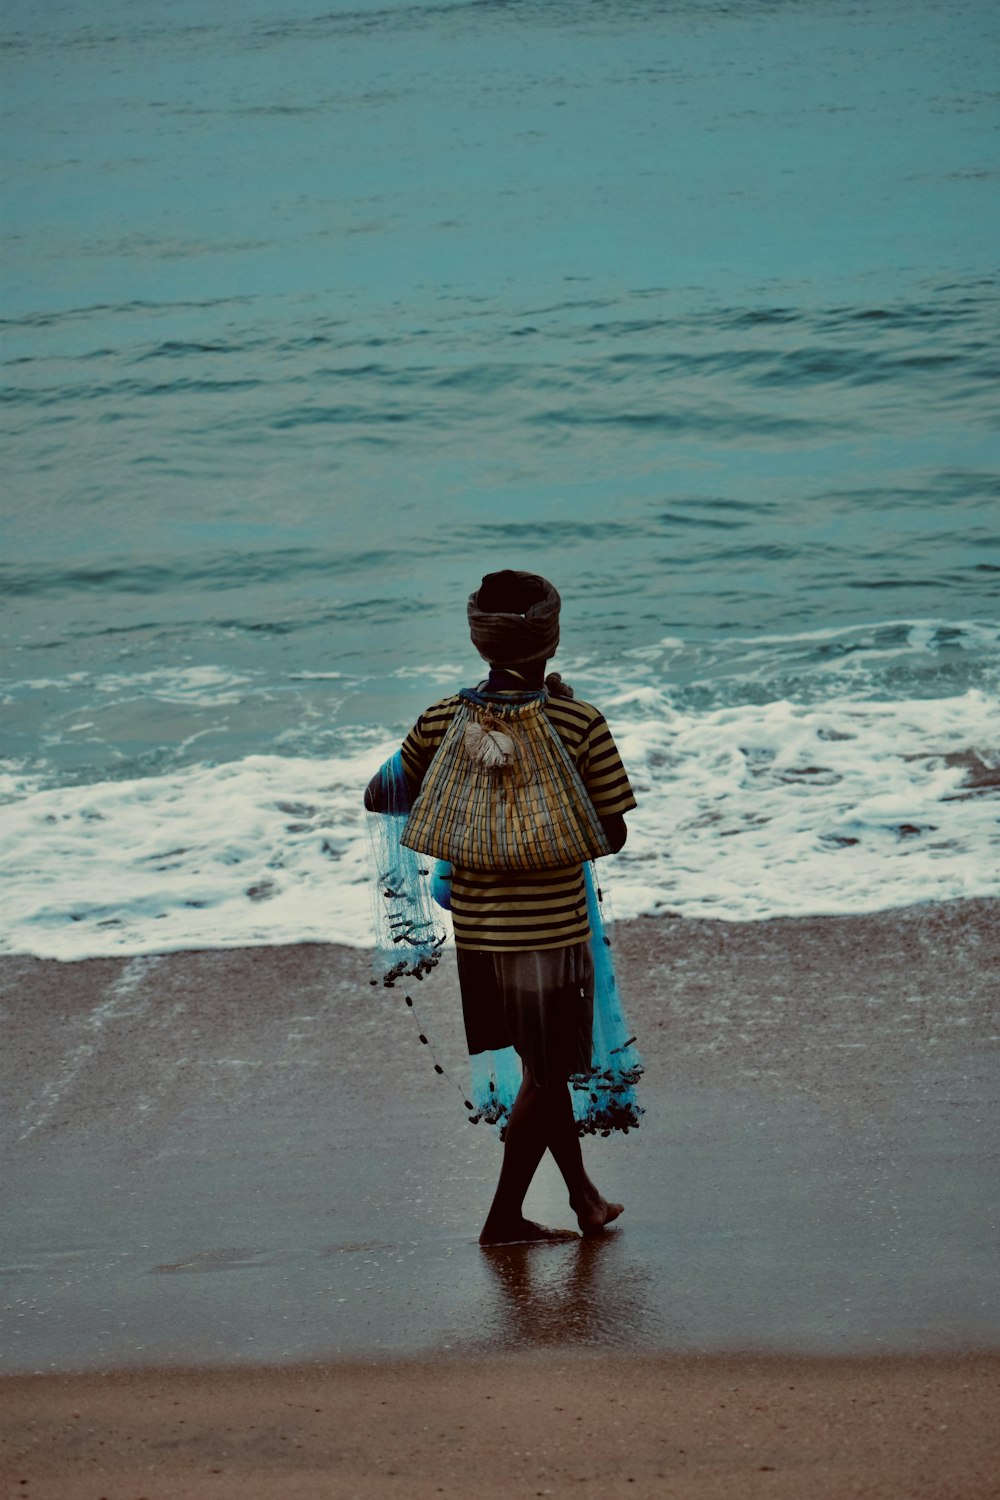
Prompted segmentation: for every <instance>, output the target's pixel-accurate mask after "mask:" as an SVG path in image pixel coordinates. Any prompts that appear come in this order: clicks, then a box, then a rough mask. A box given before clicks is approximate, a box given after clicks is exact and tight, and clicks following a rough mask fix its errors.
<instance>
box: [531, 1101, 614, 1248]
mask: <svg viewBox="0 0 1000 1500" xmlns="http://www.w3.org/2000/svg"><path fill="white" fill-rule="evenodd" d="M544 1092H545V1094H546V1095H547V1096H548V1105H549V1139H548V1145H549V1150H550V1151H551V1152H552V1155H553V1157H554V1158H555V1163H556V1166H557V1167H558V1168H559V1170H560V1172H561V1173H562V1175H563V1181H564V1182H565V1183H566V1186H567V1188H568V1189H569V1203H570V1207H571V1208H572V1210H573V1212H574V1213H575V1214H576V1218H577V1223H578V1224H579V1226H580V1228H581V1229H582V1230H583V1233H584V1234H600V1232H601V1230H602V1229H603V1228H604V1226H605V1225H606V1224H610V1223H611V1221H612V1219H617V1217H618V1215H619V1214H620V1213H622V1212H623V1210H624V1204H622V1203H609V1202H608V1200H607V1199H606V1198H605V1197H603V1196H602V1194H601V1193H599V1192H598V1190H597V1188H596V1187H595V1186H594V1184H593V1182H592V1181H591V1179H590V1177H589V1176H588V1175H587V1171H586V1168H585V1167H584V1165H583V1150H582V1147H581V1145H580V1137H579V1135H578V1134H577V1129H576V1121H575V1120H574V1118H573V1101H572V1099H571V1098H570V1092H569V1088H568V1086H567V1085H566V1084H565V1083H555V1084H552V1085H551V1086H550V1087H549V1088H547V1089H545V1090H544Z"/></svg>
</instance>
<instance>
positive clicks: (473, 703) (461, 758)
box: [402, 688, 611, 871]
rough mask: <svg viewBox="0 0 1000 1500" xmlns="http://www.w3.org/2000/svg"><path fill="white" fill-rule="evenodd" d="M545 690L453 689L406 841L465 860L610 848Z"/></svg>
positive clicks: (502, 862) (496, 862) (571, 861)
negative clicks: (455, 698) (455, 699)
mask: <svg viewBox="0 0 1000 1500" xmlns="http://www.w3.org/2000/svg"><path fill="white" fill-rule="evenodd" d="M548 696H549V695H548V692H547V691H546V689H544V688H543V689H541V690H540V691H539V692H533V693H520V694H516V695H511V696H510V697H505V698H488V697H486V696H485V695H484V694H483V693H481V692H478V691H476V690H475V689H472V688H465V689H463V691H462V692H461V693H460V694H459V698H460V700H461V701H460V703H459V705H458V708H457V709H456V711H455V717H454V718H453V720H452V722H451V724H450V725H449V726H448V729H447V730H446V732H445V735H444V739H443V740H442V741H441V744H440V746H439V747H438V750H437V753H436V754H435V756H434V759H433V760H432V761H431V764H430V768H429V769H428V771H427V774H426V776H425V777H424V781H423V785H422V787H421V789H420V795H419V796H418V797H417V799H416V801H415V802H414V804H413V808H412V811H411V812H410V816H409V818H408V819H407V823H406V827H405V828H404V830H403V834H402V843H404V844H405V845H406V846H407V848H409V849H415V850H417V851H418V852H419V853H421V854H427V855H432V856H433V857H434V858H435V859H447V860H450V861H451V863H452V864H454V865H458V866H459V868H461V869H466V870H496V871H513V870H555V869H560V868H562V867H564V866H566V865H578V864H583V863H584V862H585V861H586V860H590V859H596V858H597V856H598V855H601V854H610V853H611V846H610V844H609V843H608V839H607V835H606V834H605V832H604V829H603V828H602V826H601V820H600V818H599V817H598V816H597V813H596V811H595V810H594V805H593V803H592V802H591V800H590V797H589V796H588V795H587V789H586V787H585V786H584V784H583V781H582V779H581V777H580V773H579V771H578V770H577V768H576V766H575V765H574V764H573V761H572V758H571V757H570V754H569V751H568V750H567V749H566V746H565V745H564V744H563V742H562V740H561V739H560V738H559V735H558V734H557V732H556V730H555V729H554V727H553V726H552V724H551V723H550V722H549V720H548V718H547V716H546V714H545V704H546V702H547V700H548Z"/></svg>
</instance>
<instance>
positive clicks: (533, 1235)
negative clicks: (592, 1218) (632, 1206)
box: [479, 1209, 621, 1245]
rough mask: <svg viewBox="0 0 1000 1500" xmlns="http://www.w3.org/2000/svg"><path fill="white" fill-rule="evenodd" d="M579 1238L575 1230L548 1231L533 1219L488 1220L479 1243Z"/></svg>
mask: <svg viewBox="0 0 1000 1500" xmlns="http://www.w3.org/2000/svg"><path fill="white" fill-rule="evenodd" d="M620 1212H621V1210H620V1209H619V1213H620ZM579 1238H580V1236H579V1235H578V1234H577V1233H576V1232H575V1230H572V1229H547V1228H546V1227H545V1225H544V1224H535V1223H533V1222H532V1220H531V1219H512V1220H511V1221H510V1222H509V1223H507V1224H491V1223H490V1222H489V1220H487V1221H486V1223H485V1224H484V1225H483V1232H482V1234H481V1235H480V1236H479V1243H480V1244H481V1245H523V1244H527V1243H531V1242H532V1241H538V1240H577V1239H579Z"/></svg>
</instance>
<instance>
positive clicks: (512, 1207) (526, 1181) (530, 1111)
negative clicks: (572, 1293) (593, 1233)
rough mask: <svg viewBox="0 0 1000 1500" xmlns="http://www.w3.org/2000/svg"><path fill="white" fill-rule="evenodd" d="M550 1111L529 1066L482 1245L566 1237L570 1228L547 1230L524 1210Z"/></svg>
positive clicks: (510, 1126) (513, 1114) (512, 1118)
mask: <svg viewBox="0 0 1000 1500" xmlns="http://www.w3.org/2000/svg"><path fill="white" fill-rule="evenodd" d="M546 1136H547V1111H546V1101H545V1097H544V1092H543V1090H542V1089H540V1088H539V1087H538V1085H537V1084H536V1083H535V1082H534V1080H533V1079H532V1077H531V1075H530V1074H529V1073H528V1071H527V1069H525V1073H524V1077H523V1078H522V1080H521V1087H520V1088H519V1089H518V1091H517V1098H516V1099H515V1100H514V1107H513V1109H512V1110H511V1112H510V1120H509V1121H508V1123H507V1133H506V1136H505V1138H504V1148H503V1166H502V1167H501V1169H500V1180H499V1182H498V1183H497V1190H496V1193H495V1194H494V1195H493V1203H492V1205H491V1207H490V1211H489V1213H488V1214H487V1216H486V1223H485V1224H484V1225H483V1229H482V1233H481V1234H480V1236H479V1243H480V1244H481V1245H502V1244H509V1243H511V1242H512V1241H516V1240H557V1239H565V1238H566V1237H567V1234H568V1231H566V1230H559V1229H546V1228H545V1227H544V1225H542V1224H535V1223H533V1222H532V1221H531V1220H530V1219H526V1218H525V1217H524V1214H523V1213H522V1212H521V1206H522V1204H523V1203H524V1195H525V1193H526V1192H527V1191H528V1187H529V1185H530V1183H531V1179H532V1178H533V1177H534V1175H535V1172H536V1171H537V1169H538V1163H539V1162H540V1161H541V1159H542V1155H543V1153H544V1151H545V1147H546V1144H547V1141H546Z"/></svg>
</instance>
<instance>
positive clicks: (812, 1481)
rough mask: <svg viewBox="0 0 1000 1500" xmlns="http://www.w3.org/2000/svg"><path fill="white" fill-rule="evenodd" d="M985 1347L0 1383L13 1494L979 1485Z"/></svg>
mask: <svg viewBox="0 0 1000 1500" xmlns="http://www.w3.org/2000/svg"><path fill="white" fill-rule="evenodd" d="M998 1394H1000V1359H997V1358H989V1357H986V1356H972V1357H968V1358H965V1359H962V1358H956V1359H930V1358H925V1359H874V1360H842V1361H838V1360H820V1361H804V1360H793V1359H771V1360H764V1359H760V1358H753V1357H744V1358H719V1357H717V1358H702V1359H699V1358H697V1357H688V1358H670V1357H660V1358H657V1357H648V1358H637V1357H633V1358H622V1357H603V1358H595V1357H579V1356H577V1357H575V1358H557V1359H553V1358H551V1357H549V1358H539V1357H536V1356H530V1355H521V1356H517V1357H515V1358H513V1359H503V1358H501V1359H497V1360H493V1361H490V1362H488V1363H486V1362H484V1363H479V1364H475V1365H472V1364H469V1363H466V1362H460V1363H453V1362H449V1361H447V1360H441V1359H436V1360H424V1361H419V1362H413V1363H399V1362H390V1363H386V1364H384V1365H378V1366H372V1365H366V1364H358V1365H332V1366H323V1367H315V1368H311V1369H310V1368H293V1369H288V1368H285V1369H277V1370H275V1369H260V1368H258V1369H247V1370H241V1371H232V1370H229V1371H216V1372H207V1371H174V1372H162V1371H143V1372H141V1373H133V1374H128V1375H123V1374H117V1375H110V1376H105V1377H79V1376H75V1377H74V1376H55V1377H47V1378H42V1379H31V1378H30V1377H29V1378H26V1379H18V1380H12V1381H10V1382H8V1383H7V1386H6V1389H5V1392H4V1400H5V1409H6V1438H5V1441H4V1445H3V1448H2V1449H0V1453H2V1454H3V1459H2V1472H3V1474H4V1476H5V1478H6V1482H7V1485H8V1489H7V1490H6V1491H5V1494H7V1495H23V1496H26V1497H31V1500H101V1497H105V1500H202V1497H204V1500H263V1497H267V1500H297V1497H309V1500H313V1497H315V1500H320V1497H323V1500H342V1497H343V1500H346V1497H349V1496H364V1497H366V1500H367V1497H371V1500H377V1497H382V1496H385V1497H396V1496H398V1497H400V1500H403V1497H407V1500H425V1497H426V1500H436V1497H437V1496H439V1495H445V1496H454V1497H456V1500H457V1497H460V1496H461V1497H469V1496H478V1497H480V1500H501V1497H502V1500H521V1497H522V1496H524V1497H533V1496H538V1495H553V1496H574V1497H580V1496H586V1495H612V1496H616V1497H619V1496H621V1497H629V1500H632V1497H635V1500H639V1497H671V1500H674V1497H676V1500H716V1497H718V1500H723V1497H725V1500H743V1497H748V1500H756V1497H766V1500H846V1497H848V1496H851V1497H862V1496H864V1497H870V1500H897V1497H899V1500H902V1497H907V1500H987V1497H988V1496H996V1495H997V1494H998V1493H1000V1425H998V1423H997V1420H996V1419H997V1398H998Z"/></svg>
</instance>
